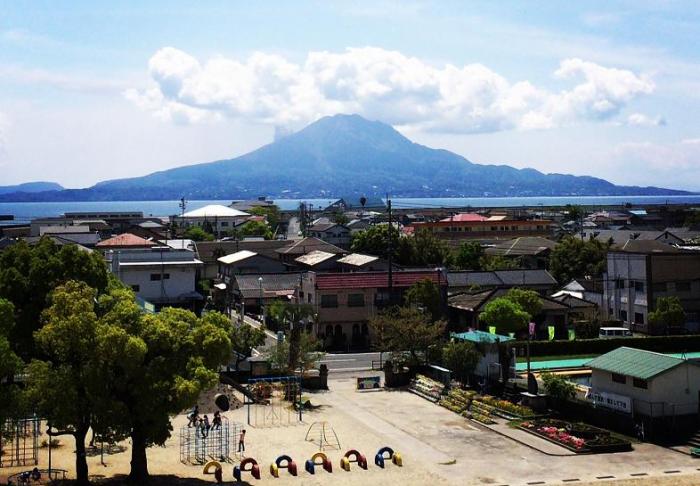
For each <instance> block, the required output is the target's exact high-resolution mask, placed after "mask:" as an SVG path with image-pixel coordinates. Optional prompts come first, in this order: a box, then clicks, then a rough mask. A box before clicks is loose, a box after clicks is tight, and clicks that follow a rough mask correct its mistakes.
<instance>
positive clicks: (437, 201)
mask: <svg viewBox="0 0 700 486" xmlns="http://www.w3.org/2000/svg"><path fill="white" fill-rule="evenodd" d="M274 201H275V203H276V204H277V205H278V206H279V207H280V209H281V210H283V211H292V210H295V209H297V208H298V207H299V203H301V202H302V201H303V202H306V203H307V205H309V206H311V207H312V208H323V207H326V206H328V205H329V204H330V203H331V202H333V201H335V199H275V200H274ZM230 203H231V200H229V199H227V200H203V201H188V202H187V211H191V210H193V209H198V208H201V207H203V206H206V205H208V204H224V205H228V204H230ZM179 204H180V201H179V200H172V201H86V202H21V203H0V215H13V216H14V221H4V222H3V223H4V224H17V223H25V222H28V221H30V220H31V219H34V218H44V217H51V216H61V215H62V214H63V213H65V212H88V211H142V212H143V214H144V216H169V215H173V214H180V208H179ZM567 204H576V205H581V206H589V207H596V206H620V207H622V206H624V205H625V204H632V205H663V204H698V205H700V195H691V196H583V197H580V196H579V197H574V196H560V197H557V196H547V197H467V198H392V206H393V207H394V208H396V209H420V208H468V207H471V208H474V209H476V208H494V207H522V206H528V207H537V206H542V207H547V206H565V205H567ZM3 223H0V224H3Z"/></svg>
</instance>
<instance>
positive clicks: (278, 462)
mask: <svg viewBox="0 0 700 486" xmlns="http://www.w3.org/2000/svg"><path fill="white" fill-rule="evenodd" d="M280 469H286V470H287V471H289V474H291V475H292V476H296V475H297V463H296V462H294V461H293V460H292V458H291V457H289V456H287V455H282V456H279V457H278V458H277V459H275V462H273V463H272V464H270V474H272V475H273V476H274V477H276V478H278V477H280Z"/></svg>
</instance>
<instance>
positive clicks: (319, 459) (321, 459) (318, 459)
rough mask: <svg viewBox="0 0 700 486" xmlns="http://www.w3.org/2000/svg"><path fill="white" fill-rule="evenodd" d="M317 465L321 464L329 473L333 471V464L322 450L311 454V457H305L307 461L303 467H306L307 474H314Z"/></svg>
mask: <svg viewBox="0 0 700 486" xmlns="http://www.w3.org/2000/svg"><path fill="white" fill-rule="evenodd" d="M317 466H322V467H323V469H325V470H326V471H328V472H329V473H332V472H333V464H331V461H330V460H329V459H328V456H327V455H325V454H324V453H323V452H317V453H316V454H314V455H313V456H311V459H307V461H306V462H305V463H304V469H306V472H308V473H309V474H315V473H316V467H317Z"/></svg>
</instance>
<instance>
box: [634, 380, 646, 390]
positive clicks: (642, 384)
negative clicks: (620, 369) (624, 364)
mask: <svg viewBox="0 0 700 486" xmlns="http://www.w3.org/2000/svg"><path fill="white" fill-rule="evenodd" d="M632 385H633V386H634V387H635V388H644V389H645V390H646V389H647V388H648V387H649V385H647V380H640V379H639V378H632Z"/></svg>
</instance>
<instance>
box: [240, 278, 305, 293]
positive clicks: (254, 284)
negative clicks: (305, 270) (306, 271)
mask: <svg viewBox="0 0 700 486" xmlns="http://www.w3.org/2000/svg"><path fill="white" fill-rule="evenodd" d="M261 277H262V282H260V280H259V279H260V278H261ZM235 279H236V284H235V286H236V288H238V290H239V291H240V293H241V294H242V295H243V297H244V298H255V297H259V296H260V287H261V286H262V290H263V297H274V296H284V295H292V294H293V293H294V291H295V290H296V289H297V288H299V287H300V286H301V283H300V274H298V273H266V274H248V275H236V276H235Z"/></svg>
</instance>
